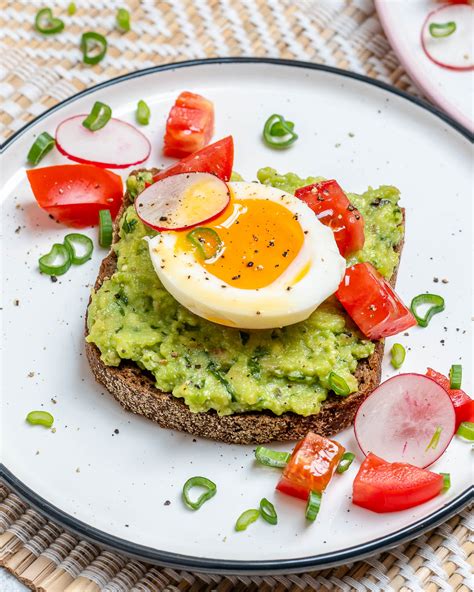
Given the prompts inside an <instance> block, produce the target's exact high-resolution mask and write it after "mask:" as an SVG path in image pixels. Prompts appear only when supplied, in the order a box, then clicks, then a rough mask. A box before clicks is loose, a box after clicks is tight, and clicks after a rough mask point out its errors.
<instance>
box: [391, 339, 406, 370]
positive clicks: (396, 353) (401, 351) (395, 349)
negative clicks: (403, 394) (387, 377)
mask: <svg viewBox="0 0 474 592" xmlns="http://www.w3.org/2000/svg"><path fill="white" fill-rule="evenodd" d="M390 354H391V357H392V359H391V364H392V366H393V367H394V368H396V369H397V370H398V368H400V367H401V365H402V364H403V362H404V361H405V356H406V350H405V348H404V347H403V345H402V344H401V343H394V344H393V345H392V349H391V350H390Z"/></svg>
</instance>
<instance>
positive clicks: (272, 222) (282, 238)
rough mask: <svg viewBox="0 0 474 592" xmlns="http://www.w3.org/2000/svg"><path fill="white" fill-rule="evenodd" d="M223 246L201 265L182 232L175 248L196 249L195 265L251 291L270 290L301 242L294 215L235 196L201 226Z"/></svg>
mask: <svg viewBox="0 0 474 592" xmlns="http://www.w3.org/2000/svg"><path fill="white" fill-rule="evenodd" d="M203 226H205V227H206V228H212V229H213V230H214V231H215V232H216V233H217V234H218V236H219V239H220V241H221V244H220V248H219V251H218V252H217V253H216V255H215V256H214V257H212V258H210V259H207V260H205V259H204V257H203V255H202V253H201V252H199V249H197V248H196V247H193V245H192V243H191V242H190V241H189V239H188V238H187V234H188V233H186V232H182V233H180V237H179V238H178V241H177V244H176V248H177V249H179V250H181V251H182V250H185V251H188V252H189V250H190V249H194V253H195V257H196V261H197V262H198V263H200V264H201V265H202V266H203V267H204V268H205V269H206V270H207V271H208V272H209V273H211V274H213V275H214V276H216V277H218V278H219V279H221V280H222V281H223V282H225V283H226V284H230V285H232V286H235V287H236V288H242V289H244V290H253V289H257V288H264V287H265V286H268V285H270V284H272V283H273V282H274V281H275V280H277V279H278V277H279V276H280V275H281V274H282V273H283V272H284V271H285V270H286V269H287V268H288V267H289V265H290V264H291V262H292V261H293V260H294V259H295V257H296V256H297V255H298V253H299V251H300V249H301V247H302V246H303V242H304V233H303V230H302V228H301V225H300V224H299V222H298V219H297V215H295V214H294V213H293V212H291V211H290V210H289V209H288V208H286V207H284V206H283V205H280V204H279V203H277V202H275V201H271V200H265V199H242V200H239V199H238V197H235V196H233V197H232V199H231V201H230V203H229V206H228V207H227V208H226V210H225V211H224V212H223V213H222V214H221V215H220V216H219V217H218V218H216V219H215V220H213V221H211V222H208V223H206V224H203Z"/></svg>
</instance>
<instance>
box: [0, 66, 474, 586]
mask: <svg viewBox="0 0 474 592" xmlns="http://www.w3.org/2000/svg"><path fill="white" fill-rule="evenodd" d="M235 63H259V64H272V65H278V66H290V67H297V68H306V69H311V70H321V71H323V72H328V73H330V74H334V75H337V76H342V77H345V78H352V79H355V80H359V81H360V82H364V83H366V84H370V85H372V86H376V87H378V88H381V89H383V90H385V91H387V92H390V93H392V94H394V95H398V96H399V97H402V98H404V99H405V100H407V101H410V102H411V103H414V104H415V105H418V106H419V107H420V108H421V109H424V110H425V111H429V112H431V113H432V114H433V115H435V116H437V117H438V118H440V119H442V120H443V121H444V122H445V123H447V124H448V125H449V126H450V127H452V128H453V129H455V130H456V131H457V132H459V133H460V134H461V135H462V136H464V137H465V138H467V139H468V140H470V141H471V142H474V134H471V132H469V130H467V129H466V128H465V127H463V126H462V125H461V124H459V123H457V122H456V121H455V120H454V119H452V118H451V117H449V116H448V115H446V114H445V113H443V112H442V111H440V110H439V109H438V108H436V107H434V106H433V105H430V104H429V103H427V102H426V101H424V100H422V99H418V98H416V97H413V96H411V95H409V94H407V93H405V92H403V91H401V90H399V89H397V88H395V87H392V86H390V85H388V84H386V83H384V82H380V81H378V80H374V79H371V78H368V77H367V76H363V75H361V74H356V73H354V72H349V71H347V70H341V69H339V68H333V67H330V66H324V65H320V64H312V63H309V62H301V61H293V60H281V59H271V58H211V59H204V60H190V61H186V62H177V63H173V64H165V65H162V66H155V67H152V68H147V69H145V70H138V71H137V72H132V73H130V74H125V75H123V76H119V77H117V78H112V79H111V80H108V81H106V82H102V83H100V84H97V85H96V86H93V87H91V88H88V89H85V90H83V91H81V92H79V93H77V94H76V95H74V96H72V97H70V98H68V99H65V100H64V101H61V102H60V103H58V104H57V105H55V106H53V107H51V108H50V109H48V110H47V111H45V112H44V113H43V114H42V115H40V116H38V117H37V118H36V119H34V120H33V121H31V122H30V123H28V124H26V125H25V126H24V127H22V128H21V129H19V130H18V131H16V132H15V133H14V134H13V135H12V136H11V137H10V138H8V139H7V140H6V142H4V143H3V144H2V145H1V152H4V151H5V150H6V149H7V148H8V147H9V146H10V145H12V144H13V143H14V142H15V141H16V140H17V139H18V138H19V137H20V136H22V135H23V134H24V133H26V132H27V131H28V130H29V129H30V128H31V127H32V126H33V125H35V124H36V123H38V122H39V121H41V120H42V119H44V118H45V117H47V116H48V115H50V114H51V113H54V112H55V111H57V110H59V109H61V108H62V107H64V106H65V105H68V104H70V103H72V102H74V101H76V100H77V99H79V98H82V97H84V96H85V95H88V94H90V93H92V92H95V91H96V90H99V89H102V88H106V87H109V86H113V85H115V84H117V83H119V82H123V81H125V80H130V79H133V78H138V77H141V76H146V75H148V74H153V73H155V72H162V71H165V70H174V69H177V68H190V67H193V66H203V65H209V64H219V65H222V64H235ZM0 481H3V482H4V483H6V485H8V486H9V487H11V488H12V489H13V490H14V491H15V492H16V493H17V494H18V495H19V496H20V497H22V498H23V499H25V500H26V501H27V502H28V503H29V504H31V505H32V506H33V507H35V508H37V509H38V510H39V511H40V512H42V513H44V514H45V515H46V516H48V518H50V519H51V520H53V521H55V522H59V523H60V524H62V525H63V526H64V527H65V528H67V529H69V530H72V531H73V532H75V533H76V534H77V535H79V536H80V537H83V538H85V539H89V540H91V541H93V542H96V543H98V544H100V545H103V546H105V547H108V548H109V549H112V550H115V551H119V552H122V553H124V554H126V555H129V556H131V557H135V558H138V559H140V560H142V561H146V562H149V563H155V564H159V565H167V566H171V567H177V568H182V569H188V570H194V571H208V572H217V573H221V574H222V573H229V574H231V573H247V574H259V573H260V574H268V573H275V574H276V573H291V572H299V571H307V570H310V569H322V568H327V567H331V566H334V565H338V564H341V563H347V562H351V561H355V560H360V559H364V558H365V557H368V556H369V555H372V554H374V553H377V552H381V551H384V550H387V549H390V548H391V547H394V546H396V545H399V544H401V543H403V542H405V541H407V540H409V539H411V538H414V537H416V536H418V535H420V534H422V533H423V532H425V531H426V530H428V529H430V528H434V527H436V526H437V525H438V524H440V523H442V522H444V521H445V520H447V519H448V518H450V517H451V516H453V515H454V514H456V513H457V512H459V511H461V510H462V509H463V508H464V507H465V506H466V505H467V504H469V502H470V501H472V499H473V492H474V487H471V488H468V489H466V490H465V491H464V492H463V493H461V494H460V495H458V496H457V497H456V498H454V499H453V500H451V501H450V502H449V503H447V504H445V505H444V506H442V507H441V508H439V509H437V510H435V511H434V512H432V513H431V514H430V515H429V516H427V517H425V518H423V519H421V520H418V521H417V522H414V523H413V524H411V525H409V526H406V527H404V528H402V529H400V530H397V531H396V532H393V533H391V534H389V535H386V536H383V537H380V538H378V539H374V540H372V541H369V542H367V543H363V544H361V545H356V546H354V547H348V548H346V549H343V550H341V551H333V552H331V553H322V554H320V555H315V556H311V557H300V558H294V559H278V560H264V561H262V560H255V561H242V560H229V559H212V558H208V557H193V556H188V555H181V554H178V553H171V552H168V551H162V550H157V549H154V548H152V547H146V546H143V545H139V544H136V543H132V542H130V541H127V540H125V539H121V538H119V537H115V536H112V535H109V534H108V533H106V532H104V531H101V530H98V529H96V528H94V527H93V526H90V525H88V524H86V523H84V522H82V521H80V520H78V519H76V518H74V517H73V516H71V515H70V514H67V513H66V512H63V511H62V510H61V509H59V508H57V507H56V506H54V505H53V504H51V503H49V502H48V501H47V500H45V499H44V498H42V497H41V496H39V495H38V494H36V493H35V492H34V491H32V490H31V489H30V488H29V487H28V486H26V485H25V484H24V483H22V482H21V481H20V480H19V479H17V478H16V477H15V475H14V474H13V473H12V472H11V471H9V470H8V468H7V467H5V466H4V465H3V464H0Z"/></svg>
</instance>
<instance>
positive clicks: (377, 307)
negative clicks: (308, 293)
mask: <svg viewBox="0 0 474 592" xmlns="http://www.w3.org/2000/svg"><path fill="white" fill-rule="evenodd" d="M336 296H337V298H338V299H339V301H340V303H341V304H342V306H343V307H344V308H345V309H346V311H347V313H348V314H349V316H350V317H352V320H353V321H354V322H355V324H356V325H357V326H358V327H359V329H360V330H361V331H362V333H363V334H364V335H365V336H366V337H368V338H369V339H381V338H382V337H388V336H389V335H396V334H397V333H400V332H401V331H405V330H406V329H408V328H409V327H414V326H415V325H416V319H415V317H414V316H413V314H412V313H411V311H410V310H409V309H408V308H407V307H406V306H405V305H404V304H403V302H402V301H401V300H400V298H399V297H398V296H397V295H396V294H395V292H394V291H393V290H392V287H391V286H390V284H389V283H388V282H387V281H386V280H385V279H384V278H383V277H382V276H381V275H380V274H379V273H378V271H377V270H376V269H375V268H374V267H373V266H372V265H371V264H370V263H356V264H355V265H352V267H348V268H347V269H346V275H345V276H344V279H343V280H342V282H341V283H340V285H339V288H338V290H337V292H336Z"/></svg>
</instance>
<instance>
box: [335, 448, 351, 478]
mask: <svg viewBox="0 0 474 592" xmlns="http://www.w3.org/2000/svg"><path fill="white" fill-rule="evenodd" d="M354 459H355V454H354V453H352V452H344V454H343V455H342V458H341V460H340V461H339V464H338V465H337V468H336V473H345V472H346V471H347V469H348V468H349V467H350V466H351V464H352V461H353V460H354Z"/></svg>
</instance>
